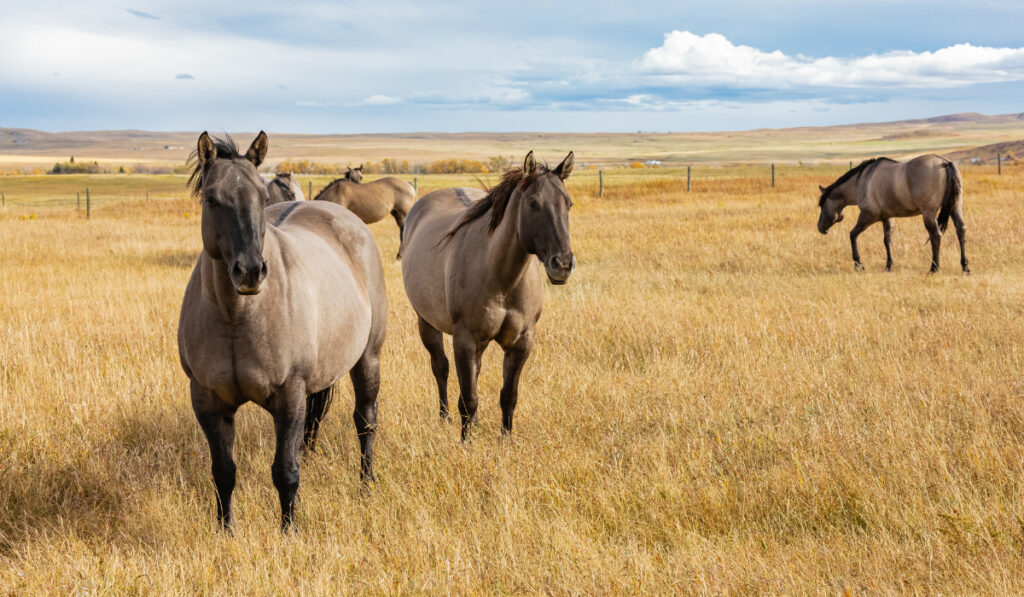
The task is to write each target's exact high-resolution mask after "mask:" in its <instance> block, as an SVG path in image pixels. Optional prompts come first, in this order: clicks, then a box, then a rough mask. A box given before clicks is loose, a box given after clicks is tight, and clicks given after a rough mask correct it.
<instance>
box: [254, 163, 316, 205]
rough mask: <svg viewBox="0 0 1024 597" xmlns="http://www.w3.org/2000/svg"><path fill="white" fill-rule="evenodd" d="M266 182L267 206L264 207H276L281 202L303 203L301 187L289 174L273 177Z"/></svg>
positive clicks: (304, 197) (304, 198)
mask: <svg viewBox="0 0 1024 597" xmlns="http://www.w3.org/2000/svg"><path fill="white" fill-rule="evenodd" d="M266 182H267V204H266V205H265V206H264V207H269V206H271V205H277V204H278V203H281V202H283V201H305V200H306V195H304V194H303V193H302V185H300V184H299V183H298V182H297V181H295V179H293V178H292V173H291V172H284V173H281V174H278V175H276V176H274V178H271V179H270V180H268V181H266Z"/></svg>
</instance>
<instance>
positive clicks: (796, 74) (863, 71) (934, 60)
mask: <svg viewBox="0 0 1024 597" xmlns="http://www.w3.org/2000/svg"><path fill="white" fill-rule="evenodd" d="M634 66H635V68H637V70H638V71H639V72H641V73H645V74H647V75H650V76H652V77H654V78H656V79H660V80H662V81H665V82H670V83H679V84H689V85H705V86H725V87H737V88H769V89H770V88H793V87H831V88H871V87H916V88H948V87H961V86H966V85H972V84H976V83H1005V82H1013V81H1022V80H1024V48H993V47H986V46H975V45H972V44H969V43H962V44H956V45H953V46H949V47H946V48H942V49H939V50H935V51H934V52H912V51H910V50H897V51H891V52H885V53H883V54H871V55H868V56H862V57H856V58H838V57H825V58H808V57H806V56H802V55H796V56H790V55H787V54H784V53H783V52H780V51H778V50H776V51H773V52H765V51H763V50H760V49H758V48H754V47H751V46H744V45H736V44H734V43H732V42H731V41H729V40H728V39H726V38H725V36H723V35H720V34H718V33H709V34H707V35H703V36H701V35H695V34H693V33H690V32H689V31H673V32H671V33H668V34H666V35H665V41H664V43H663V44H662V45H661V46H660V47H657V48H653V49H651V50H648V51H647V52H646V53H645V54H644V55H643V57H642V58H641V59H640V60H639V61H637V62H636V63H635V65H634Z"/></svg>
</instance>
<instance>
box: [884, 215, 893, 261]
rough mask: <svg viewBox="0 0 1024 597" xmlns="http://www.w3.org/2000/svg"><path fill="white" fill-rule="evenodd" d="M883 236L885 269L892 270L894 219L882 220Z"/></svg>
mask: <svg viewBox="0 0 1024 597" xmlns="http://www.w3.org/2000/svg"><path fill="white" fill-rule="evenodd" d="M882 231H883V232H882V238H883V240H884V242H885V271H887V272H891V271H892V220H891V219H889V218H886V219H884V220H882Z"/></svg>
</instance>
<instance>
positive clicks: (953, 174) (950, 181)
mask: <svg viewBox="0 0 1024 597" xmlns="http://www.w3.org/2000/svg"><path fill="white" fill-rule="evenodd" d="M944 167H945V168H946V195H945V196H944V197H943V198H942V208H941V209H939V230H941V231H942V232H945V231H946V226H948V225H949V214H951V213H952V212H953V207H954V206H955V205H956V203H957V201H959V200H960V193H961V192H963V181H961V180H960V171H959V170H958V169H957V167H956V164H954V163H953V162H950V161H948V160H947V161H946V164H945V166H944Z"/></svg>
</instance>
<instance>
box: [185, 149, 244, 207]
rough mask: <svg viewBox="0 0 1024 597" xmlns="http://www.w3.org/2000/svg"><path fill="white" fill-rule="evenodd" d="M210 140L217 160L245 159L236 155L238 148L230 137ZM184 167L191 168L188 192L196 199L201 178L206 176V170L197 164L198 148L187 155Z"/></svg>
mask: <svg viewBox="0 0 1024 597" xmlns="http://www.w3.org/2000/svg"><path fill="white" fill-rule="evenodd" d="M211 139H212V140H213V146H214V147H216V148H217V157H218V158H225V159H229V160H234V159H239V158H243V157H245V156H243V155H242V154H240V153H238V146H237V145H235V140H234V139H232V138H231V135H228V134H225V135H224V138H223V139H222V138H220V137H211ZM185 165H186V166H188V167H190V168H192V173H191V174H190V175H189V177H188V183H187V185H188V190H189V192H190V193H191V194H192V196H193V197H198V196H199V192H200V191H202V190H203V176H205V175H206V168H205V167H204V166H203V164H200V163H199V147H196V148H195V149H193V150H192V153H190V154H189V155H188V161H187V162H185Z"/></svg>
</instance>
